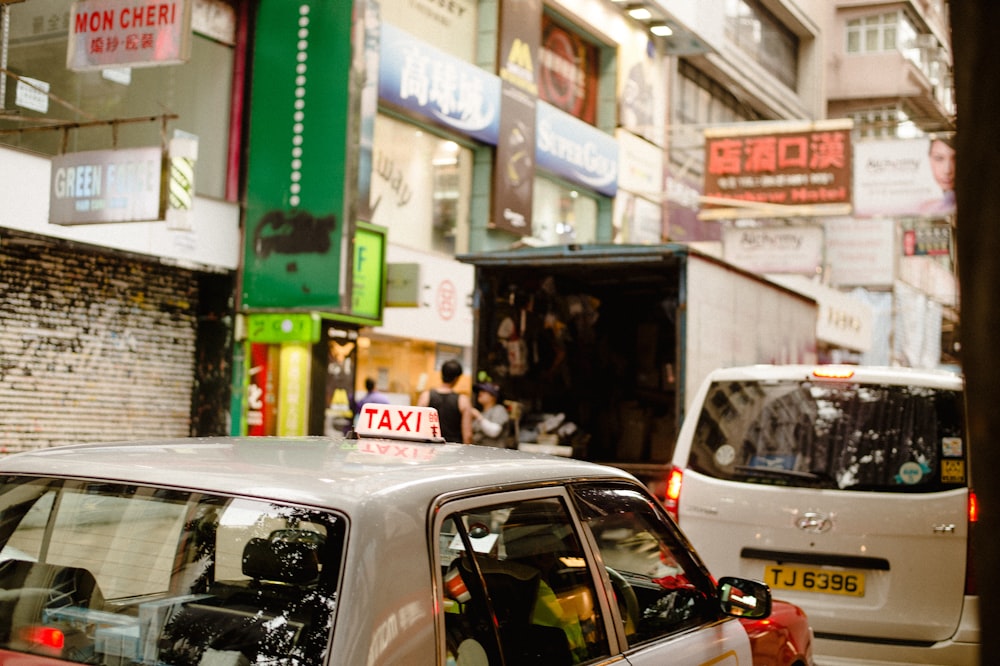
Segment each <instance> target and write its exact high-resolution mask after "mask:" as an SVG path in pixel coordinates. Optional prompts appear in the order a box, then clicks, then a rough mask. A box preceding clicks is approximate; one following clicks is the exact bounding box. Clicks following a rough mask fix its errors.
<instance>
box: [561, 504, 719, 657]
mask: <svg viewBox="0 0 1000 666" xmlns="http://www.w3.org/2000/svg"><path fill="white" fill-rule="evenodd" d="M574 495H575V497H576V499H577V505H578V507H579V511H580V516H581V517H582V518H583V520H584V523H585V524H586V526H587V527H588V528H589V529H590V531H591V532H592V533H593V536H594V540H595V541H596V543H597V545H598V548H599V550H600V553H601V557H602V559H603V560H604V565H605V567H606V570H607V572H608V576H609V577H610V579H611V586H612V588H614V591H615V596H616V599H617V602H618V606H619V609H620V610H621V615H622V618H623V619H624V622H625V634H626V638H627V640H628V643H629V645H630V646H632V645H637V644H640V643H644V642H646V641H651V640H655V639H658V638H661V637H664V636H669V635H672V634H676V633H679V632H681V631H686V630H688V629H691V628H692V627H696V626H699V625H702V624H706V623H709V622H714V621H716V620H717V619H718V618H719V603H718V600H717V598H716V593H715V585H714V583H713V582H712V580H711V577H710V576H709V574H708V572H707V571H706V570H705V569H704V567H703V566H701V564H700V563H699V562H698V561H697V560H695V558H694V556H693V555H692V549H691V546H690V544H689V543H688V542H687V541H686V539H684V537H683V536H682V535H681V534H680V533H679V532H677V531H676V530H675V529H674V528H673V527H672V526H671V525H670V523H669V522H668V519H667V518H666V517H665V515H664V514H663V512H662V511H661V510H658V509H657V507H656V506H655V504H654V502H653V500H652V499H650V498H649V497H648V496H646V495H644V494H643V493H641V492H639V491H638V490H637V489H634V488H629V487H624V486H622V487H616V486H587V485H584V486H579V487H576V488H575V492H574Z"/></svg>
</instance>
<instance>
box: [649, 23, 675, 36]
mask: <svg viewBox="0 0 1000 666" xmlns="http://www.w3.org/2000/svg"><path fill="white" fill-rule="evenodd" d="M649 31H650V32H651V33H653V34H654V35H656V36H657V37H669V36H670V35H672V34H674V31H673V30H671V29H670V26H669V25H667V24H666V23H654V24H653V25H651V26H649Z"/></svg>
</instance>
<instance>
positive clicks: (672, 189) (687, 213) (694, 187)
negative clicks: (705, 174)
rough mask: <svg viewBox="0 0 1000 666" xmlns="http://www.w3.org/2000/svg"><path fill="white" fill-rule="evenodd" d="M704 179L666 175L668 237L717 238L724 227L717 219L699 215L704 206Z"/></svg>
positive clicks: (686, 240)
mask: <svg viewBox="0 0 1000 666" xmlns="http://www.w3.org/2000/svg"><path fill="white" fill-rule="evenodd" d="M701 187H702V182H701V180H700V179H699V180H695V179H692V178H688V177H686V176H680V177H678V176H673V175H670V174H669V169H668V175H667V184H666V195H667V200H666V204H665V206H666V209H667V238H669V239H670V240H672V241H682V242H692V241H718V240H721V239H722V227H721V225H719V224H718V223H716V222H706V221H703V220H699V219H698V210H699V209H700V208H701Z"/></svg>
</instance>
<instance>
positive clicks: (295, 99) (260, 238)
mask: <svg viewBox="0 0 1000 666" xmlns="http://www.w3.org/2000/svg"><path fill="white" fill-rule="evenodd" d="M353 4H354V3H353V2H351V1H350V0H336V1H331V0H299V1H298V2H287V1H286V0H260V1H259V2H258V3H257V8H258V9H257V17H256V21H255V25H256V26H257V28H256V32H255V34H254V38H253V44H254V51H253V78H252V81H251V88H250V105H249V108H250V132H249V157H248V167H247V212H246V233H245V240H244V248H243V251H244V273H243V294H242V299H241V301H242V306H243V307H244V308H247V309H253V308H282V309H314V310H331V309H337V308H340V307H341V306H342V300H343V299H342V297H341V286H342V285H341V284H340V273H341V263H342V255H343V251H344V249H343V237H344V236H343V233H344V224H345V220H344V208H345V204H344V182H345V177H346V169H345V164H347V163H348V159H347V155H346V151H347V131H348V122H347V117H348V110H349V108H350V104H351V92H350V86H349V81H350V72H351V25H352V9H353ZM352 182H353V181H352Z"/></svg>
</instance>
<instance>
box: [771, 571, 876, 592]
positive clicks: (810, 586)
mask: <svg viewBox="0 0 1000 666" xmlns="http://www.w3.org/2000/svg"><path fill="white" fill-rule="evenodd" d="M764 582H765V583H767V584H768V585H770V586H771V589H774V590H795V591H797V592H823V593H825V594H846V595H848V596H852V597H863V596H865V574H864V572H862V571H839V570H838V571H832V570H830V569H812V568H809V567H790V566H784V565H778V566H766V567H764Z"/></svg>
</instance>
